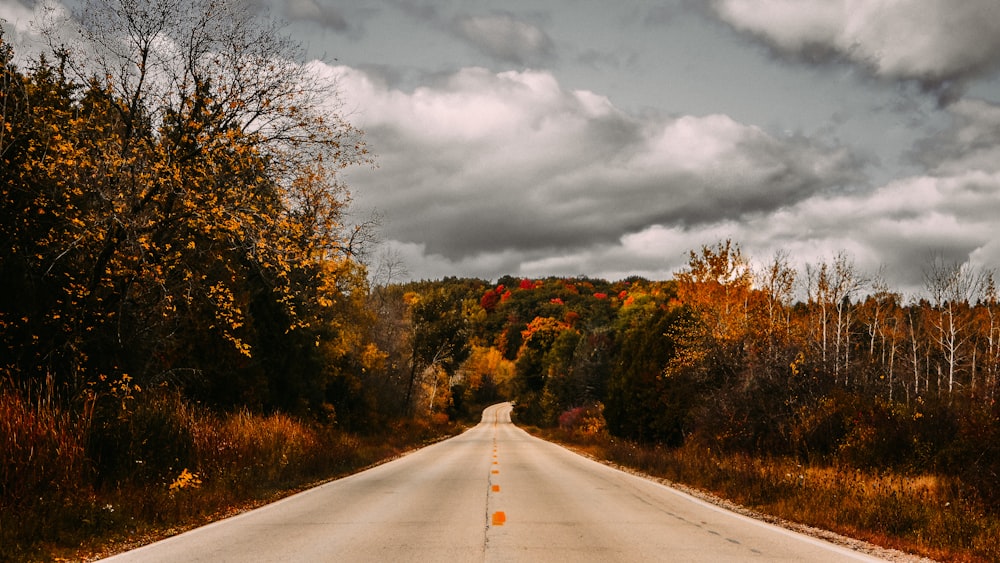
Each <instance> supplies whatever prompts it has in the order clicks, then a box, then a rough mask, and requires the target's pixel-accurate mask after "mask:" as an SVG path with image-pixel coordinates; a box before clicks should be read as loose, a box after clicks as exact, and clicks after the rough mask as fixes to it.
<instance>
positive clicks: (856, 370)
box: [413, 241, 1000, 502]
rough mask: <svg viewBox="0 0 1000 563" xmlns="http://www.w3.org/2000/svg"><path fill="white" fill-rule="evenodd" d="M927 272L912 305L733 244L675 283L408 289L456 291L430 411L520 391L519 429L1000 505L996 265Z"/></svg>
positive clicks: (705, 253) (433, 333)
mask: <svg viewBox="0 0 1000 563" xmlns="http://www.w3.org/2000/svg"><path fill="white" fill-rule="evenodd" d="M925 271H926V275H925V294H924V295H920V296H913V297H911V298H909V299H906V298H905V297H904V296H903V295H901V294H900V293H897V292H893V291H892V290H890V289H889V288H888V286H887V284H886V282H885V281H884V279H883V278H882V277H880V276H878V275H874V276H869V275H867V274H865V273H863V272H861V271H860V270H859V269H858V268H857V267H856V266H855V265H854V263H853V260H852V259H851V258H850V257H849V256H848V255H847V254H846V253H839V254H837V255H836V256H835V257H833V259H832V260H829V261H825V262H819V263H816V264H811V265H809V266H807V267H806V268H805V272H804V273H803V272H799V271H797V270H796V269H795V268H793V267H792V266H791V265H790V263H789V260H788V257H787V256H786V255H784V254H781V253H779V254H777V255H776V256H774V257H772V258H771V259H770V260H769V261H767V262H764V263H760V264H756V265H755V264H753V263H752V262H751V260H750V259H749V258H748V257H747V256H745V255H744V254H743V252H742V250H741V249H740V247H739V245H738V244H736V243H733V242H732V241H723V242H719V243H717V244H715V245H710V246H705V247H703V248H702V249H700V250H698V251H691V253H690V256H689V264H688V266H687V267H686V268H683V269H681V270H680V271H678V272H676V274H675V276H674V277H673V279H670V280H666V281H650V280H646V279H642V278H638V277H635V278H630V279H627V280H621V281H617V282H608V281H604V280H597V279H589V278H585V277H580V278H570V279H566V278H546V279H541V280H531V279H519V278H515V277H509V276H508V277H504V278H501V279H500V280H499V281H498V283H497V284H488V283H487V282H485V281H481V282H477V281H475V280H459V279H446V280H442V281H440V282H435V283H430V284H428V283H424V284H420V287H414V288H413V290H414V291H417V292H418V293H420V294H421V295H428V294H434V295H440V294H442V293H449V292H450V293H452V294H455V295H456V296H457V295H461V296H462V299H461V300H459V299H457V298H452V301H451V303H452V305H451V307H452V308H451V314H450V315H451V316H449V315H442V314H440V313H435V314H434V315H431V316H429V317H427V319H426V320H425V322H426V323H430V324H428V325H427V327H428V328H429V329H430V330H428V331H426V332H423V333H422V334H423V336H422V338H427V339H428V340H426V341H425V342H426V344H425V348H424V350H425V352H424V353H421V354H417V355H415V356H414V358H415V359H417V360H418V363H417V364H416V365H415V367H417V368H418V369H422V370H423V372H424V373H425V374H433V376H431V375H425V377H433V379H434V381H435V385H436V387H437V389H438V391H437V397H438V399H437V401H441V400H442V398H441V396H440V393H441V389H442V388H443V387H444V382H445V381H448V382H449V385H448V387H450V388H451V390H452V396H451V397H450V398H448V399H446V402H445V403H440V405H441V406H439V407H437V408H445V407H447V408H451V409H460V408H470V407H469V406H470V405H476V407H475V408H478V406H479V405H481V404H484V403H485V402H488V401H490V400H493V399H496V398H505V399H511V400H513V401H515V403H516V408H515V415H516V416H517V418H518V420H520V421H522V422H526V423H531V424H537V425H543V426H546V425H549V426H551V425H557V424H558V425H564V426H566V425H570V426H572V425H579V424H587V425H589V426H590V431H594V432H608V433H610V435H612V436H615V437H618V438H625V439H630V440H636V441H640V442H645V443H649V444H660V445H663V446H667V447H675V446H681V445H684V444H689V443H699V444H704V445H705V446H706V447H709V448H717V449H719V450H721V451H727V452H736V453H745V454H748V455H753V456H791V457H793V458H797V459H799V460H801V461H802V462H804V463H813V464H837V465H846V466H850V467H858V468H862V469H871V470H884V469H894V470H900V471H905V472H940V473H942V474H947V475H949V476H955V477H958V478H960V479H962V480H963V482H965V483H967V484H968V485H969V486H970V487H973V488H974V489H975V491H976V493H975V494H977V495H981V497H982V499H983V500H985V501H987V502H995V501H996V500H998V498H997V497H996V494H997V492H996V490H995V486H994V484H995V483H996V479H997V477H998V475H1000V445H998V444H1000V442H998V441H997V438H998V437H1000V407H998V406H997V400H996V399H997V392H998V377H997V375H998V369H1000V348H998V342H1000V326H998V324H997V313H998V312H1000V309H998V305H1000V303H998V299H997V294H996V289H995V283H994V280H993V275H992V272H990V271H988V270H976V269H974V268H971V267H970V266H969V265H968V264H950V265H949V264H946V263H944V262H942V261H940V260H934V261H931V262H930V263H929V264H928V265H927V267H926V270H925ZM420 288H423V290H422V291H420ZM460 313H461V314H462V315H464V322H456V321H455V318H456V317H457V316H458V315H459V314H460ZM437 319H442V321H441V322H442V323H445V324H442V325H436V323H437ZM445 319H450V320H445ZM446 327H447V328H446ZM432 351H433V353H432ZM441 351H446V352H447V353H444V354H442V353H441ZM456 359H458V360H461V361H460V362H456V361H455V360H456ZM447 401H450V402H447ZM428 406H431V407H433V405H432V404H431V403H429V404H428Z"/></svg>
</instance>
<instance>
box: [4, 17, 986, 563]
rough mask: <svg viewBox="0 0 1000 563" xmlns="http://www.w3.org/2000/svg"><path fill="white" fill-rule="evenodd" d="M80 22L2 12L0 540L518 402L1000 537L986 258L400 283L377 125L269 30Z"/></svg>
mask: <svg viewBox="0 0 1000 563" xmlns="http://www.w3.org/2000/svg"><path fill="white" fill-rule="evenodd" d="M81 15H82V18H81V20H82V22H83V26H82V27H81V28H80V29H79V35H78V36H77V39H75V40H74V41H71V42H69V43H58V42H54V43H53V45H57V46H54V47H53V49H52V51H51V52H50V53H48V54H46V55H45V56H40V57H38V58H37V59H35V60H33V61H30V62H26V63H21V64H20V65H19V64H17V63H16V62H15V56H14V55H15V54H14V52H13V50H12V49H11V47H10V46H9V45H8V44H6V43H4V42H3V36H2V34H0V159H2V166H0V239H2V243H0V287H3V288H4V291H3V292H0V452H2V456H3V457H2V460H0V559H2V560H8V559H9V560H22V559H23V560H36V559H38V560H50V559H53V558H56V557H68V558H74V557H76V556H80V554H81V553H85V552H88V551H90V550H93V551H100V550H101V549H102V547H101V546H106V545H109V544H110V545H118V546H124V545H131V543H130V542H132V541H134V540H135V539H136V538H141V537H145V538H153V537H157V536H158V535H160V534H162V533H166V532H168V531H170V530H172V529H180V528H183V527H186V526H189V525H192V524H194V523H198V522H203V521H205V520H206V519H209V518H213V517H217V516H219V515H222V514H226V513H228V512H229V511H231V510H235V509H238V508H239V507H243V506H247V505H248V504H250V505H252V504H253V503H256V502H261V501H263V500H267V499H271V498H275V496H276V495H280V494H285V492H288V491H291V490H296V489H297V488H299V487H302V486H305V485H306V484H308V483H314V482H319V481H322V480H325V479H329V478H331V477H333V476H336V475H340V474H343V473H345V472H349V471H352V470H354V469H357V468H359V467H363V466H365V465H368V464H370V463H374V462H376V461H378V460H381V459H385V458H386V457H387V456H392V455H395V454H397V453H398V452H399V451H402V450H404V449H406V448H409V447H412V446H414V445H418V444H420V443H424V442H426V441H428V440H433V439H436V438H437V437H439V436H443V435H447V434H449V433H452V432H454V431H456V428H457V426H456V424H457V423H458V422H456V421H462V420H477V419H478V415H479V413H480V411H481V409H482V408H483V407H484V406H486V405H489V404H491V403H494V402H497V401H501V400H512V401H515V403H516V410H515V416H516V418H517V420H518V422H521V423H524V424H529V425H535V426H538V427H540V428H543V429H553V431H554V432H561V433H562V434H561V435H562V437H563V439H567V440H569V439H572V440H577V441H580V440H582V441H583V442H585V443H587V444H589V447H591V448H593V451H594V452H595V455H598V456H599V457H605V458H607V459H610V460H612V461H615V462H617V463H621V464H623V465H627V466H630V467H635V468H637V469H639V470H642V471H645V472H649V473H651V474H654V475H661V476H664V477H665V478H667V479H670V480H674V481H677V482H681V483H687V484H689V485H692V486H696V487H700V488H704V489H705V490H708V491H711V492H714V493H718V494H720V495H722V496H725V497H727V498H730V499H732V500H733V501H734V502H738V503H740V504H744V505H746V506H749V507H753V508H757V509H759V510H761V511H764V512H768V513H772V514H775V515H778V516H781V517H783V518H787V519H790V520H794V521H797V522H802V523H806V524H810V525H815V526H819V527H824V528H829V529H832V530H836V531H839V532H842V533H845V534H847V535H852V536H855V537H859V538H862V539H867V540H870V541H874V542H876V543H880V544H883V545H888V546H891V547H900V548H902V549H906V550H911V551H915V552H918V553H925V554H928V555H930V556H932V557H937V558H941V559H946V560H955V561H972V560H986V561H990V560H992V561H996V560H1000V554H998V551H997V549H998V548H997V545H998V543H1000V542H997V541H996V538H997V537H1000V534H998V531H1000V530H998V523H997V522H998V518H1000V508H998V507H1000V487H997V484H998V482H1000V405H998V403H997V398H998V397H997V395H998V392H1000V297H998V291H997V288H996V284H995V280H994V276H993V272H992V271H991V270H988V269H976V268H972V267H970V266H969V265H968V264H947V263H942V262H941V261H938V260H931V261H929V263H928V264H926V266H925V271H926V284H925V288H924V291H923V292H922V293H921V294H920V295H909V296H904V295H902V294H900V293H899V292H897V291H894V290H893V288H891V287H889V286H888V285H887V283H886V282H885V281H884V279H883V278H882V276H880V275H878V274H874V275H873V274H871V273H866V272H861V271H859V270H858V269H857V268H856V267H855V266H854V263H853V261H852V260H851V258H850V256H848V255H846V254H845V253H841V254H838V255H836V256H833V257H820V258H818V261H816V262H813V263H810V264H809V266H808V267H806V269H805V271H797V270H795V269H794V268H793V267H791V266H790V260H789V257H788V256H786V255H782V254H777V255H775V256H773V257H770V258H766V259H764V260H763V261H760V262H754V261H752V260H751V259H750V258H749V257H747V256H744V255H743V254H742V252H741V250H740V247H739V245H738V244H736V243H733V242H732V241H720V242H718V243H716V244H713V245H709V246H705V247H703V248H701V249H698V250H694V251H691V253H690V260H689V264H688V266H687V267H686V268H683V269H682V270H680V271H678V272H676V273H675V275H674V277H673V279H670V280H664V281H651V280H647V279H643V278H641V277H631V278H627V279H624V280H617V281H607V280H600V279H590V278H585V277H577V278H556V277H550V278H544V279H533V278H524V277H516V276H504V277H501V278H500V279H498V280H495V281H494V280H478V279H459V278H445V279H442V280H436V281H419V282H408V283H401V282H400V281H399V280H398V279H396V275H398V274H399V267H398V266H399V265H398V264H394V263H392V261H391V260H387V261H383V262H382V263H380V264H379V265H377V266H376V265H372V264H370V263H369V261H370V259H371V254H372V251H373V244H372V243H373V242H374V241H375V240H376V239H377V233H376V232H375V227H376V226H377V225H376V223H377V220H376V219H374V218H373V219H366V220H361V221H352V220H351V214H350V213H349V212H348V210H349V203H350V194H349V192H348V189H347V186H345V185H343V184H342V183H341V181H340V173H341V171H342V170H343V169H344V168H345V167H349V166H368V165H370V164H371V157H370V156H369V154H368V151H367V148H366V146H365V144H364V140H363V136H362V133H361V132H360V131H357V130H356V129H354V128H353V127H351V126H350V125H349V124H348V123H347V122H346V121H344V120H343V119H342V117H341V116H340V115H339V114H338V113H337V111H338V106H337V104H336V93H335V91H332V90H331V89H330V88H329V85H328V84H324V83H322V81H317V78H316V77H315V75H314V74H312V73H311V72H310V71H309V69H308V68H306V67H304V66H302V65H300V64H298V62H300V60H299V59H300V58H301V56H300V52H299V51H298V49H297V47H296V45H295V44H294V43H293V42H291V41H289V40H288V39H287V38H285V37H283V36H282V35H281V32H280V29H279V28H277V27H275V26H273V25H271V24H269V23H267V22H257V21H255V20H251V19H250V18H249V16H248V15H247V14H246V10H245V9H244V8H243V6H241V5H239V3H236V2H230V1H229V0H152V1H145V0H124V1H121V2H119V1H118V0H92V1H91V2H89V3H87V6H86V8H85V9H84V11H83V12H82V14H81ZM63 39H64V38H60V40H63ZM677 251H678V249H664V252H665V253H667V252H669V253H675V252H677ZM73 554H77V555H73Z"/></svg>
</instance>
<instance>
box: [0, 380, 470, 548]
mask: <svg viewBox="0 0 1000 563" xmlns="http://www.w3.org/2000/svg"><path fill="white" fill-rule="evenodd" d="M95 403H97V404H96V405H95ZM99 403H100V401H99V400H96V399H94V398H91V400H89V401H85V404H84V405H83V406H82V407H79V406H78V408H71V407H70V406H67V402H66V401H60V400H57V398H56V397H55V394H54V393H51V390H49V392H45V393H25V392H22V391H21V390H16V389H13V388H11V386H10V385H9V384H4V383H3V382H0V451H2V452H3V453H2V460H0V461H2V463H0V561H19V560H52V559H54V558H57V557H65V558H71V559H81V558H87V554H88V553H92V554H94V555H106V554H108V553H109V552H111V551H114V550H116V549H120V548H124V547H131V546H134V545H135V544H136V538H144V539H146V540H152V539H156V538H157V537H161V536H163V535H166V534H169V533H172V532H176V531H179V530H182V529H185V528H187V527H190V526H193V525H196V524H200V523H204V522H205V521H207V520H210V519H213V518H215V517H218V516H220V515H225V514H228V513H231V512H232V511H233V510H239V509H242V508H245V507H248V506H254V505H256V504H259V503H260V502H263V501H267V500H273V499H275V498H278V497H279V496H282V495H284V494H287V493H289V492H292V491H295V490H299V489H301V488H303V487H305V486H307V485H309V484H313V483H317V482H319V481H322V480H326V479H329V478H332V477H336V476H338V475H342V474H345V473H348V472H350V471H354V470H356V469H358V468H361V467H364V466H367V465H371V464H373V463H376V462H379V461H381V460H384V459H387V458H389V457H392V456H395V455H398V454H399V453H401V452H402V451H404V450H406V449H409V448H410V447H413V446H414V445H418V444H421V443H425V442H427V441H430V440H433V439H436V438H438V437H440V436H441V435H444V434H447V433H451V432H454V431H455V427H453V426H448V425H437V426H435V425H433V424H431V423H421V422H418V421H406V422H400V423H398V424H396V425H395V426H393V427H392V428H390V429H387V430H386V431H385V432H374V433H372V434H370V435H365V436H359V435H354V434H351V433H347V432H344V431H342V430H340V429H337V428H336V427H333V426H329V425H320V424H316V423H309V422H305V421H302V420H299V419H297V418H295V417H292V416H289V415H286V414H281V413H276V414H271V415H260V414H254V413H250V412H248V411H239V412H235V413H231V414H219V413H214V412H211V411H209V410H207V409H205V408H201V407H197V406H194V405H191V404H190V403H188V402H186V401H184V400H183V399H181V397H180V396H178V395H177V394H176V393H171V392H167V391H162V390H161V391H153V392H144V393H142V394H141V395H139V396H137V397H136V398H135V399H134V400H133V401H132V402H130V403H129V404H127V405H122V403H121V402H120V401H118V402H116V403H115V402H112V404H111V405H110V408H108V407H109V405H104V408H102V406H101V405H100V404H99ZM123 406H124V407H125V408H124V409H123V408H122V407H123ZM95 407H96V408H95ZM109 546H112V547H109Z"/></svg>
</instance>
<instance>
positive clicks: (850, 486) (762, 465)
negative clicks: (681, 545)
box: [543, 431, 1000, 562]
mask: <svg viewBox="0 0 1000 563" xmlns="http://www.w3.org/2000/svg"><path fill="white" fill-rule="evenodd" d="M543 434H545V435H547V437H549V438H553V439H556V440H560V441H564V442H568V443H569V445H573V446H574V447H576V446H575V443H574V440H572V438H571V436H570V435H569V434H567V433H564V432H559V431H545V432H543ZM581 445H582V447H583V449H584V450H585V451H586V452H587V453H588V454H589V455H591V456H594V457H597V458H601V459H606V460H608V461H611V462H614V463H617V464H620V465H622V466H625V467H629V468H632V469H635V470H638V471H641V472H643V473H646V474H648V475H652V476H655V477H660V478H664V479H667V480H669V481H672V482H676V483H682V484H684V485H688V486H691V487H694V488H697V489H700V490H703V491H706V492H709V493H712V494H713V495H716V496H719V497H721V498H724V499H727V500H729V501H731V502H734V503H736V504H738V505H741V506H744V507H747V508H749V509H752V510H755V511H758V512H761V513H764V514H768V515H771V516H774V517H777V518H780V519H784V520H788V521H791V522H797V523H800V524H805V525H807V526H812V527H815V528H820V529H826V530H831V531H833V532H837V533H839V534H842V535H845V536H849V537H854V538H857V539H860V540H864V541H868V542H871V543H874V544H876V545H880V546H883V547H887V548H892V549H898V550H901V551H905V552H909V553H913V554H916V555H921V556H925V557H930V558H932V559H936V560H940V561H956V562H979V561H1000V514H998V512H997V510H996V507H992V510H991V509H990V508H991V507H987V506H985V505H984V503H982V502H980V501H979V500H978V499H977V498H976V497H975V496H974V495H972V494H971V493H970V489H969V488H968V487H964V486H963V484H962V483H961V482H959V481H958V480H957V479H954V478H950V477H947V476H942V475H930V474H918V475H907V474H903V473H892V472H882V473H870V472H864V471H861V470H857V469H853V468H848V467H829V466H803V465H802V464H800V463H798V462H796V461H795V460H791V459H781V458H772V459H760V458H753V457H749V456H746V455H738V454H724V453H720V452H715V451H711V450H709V449H707V448H703V447H698V446H694V445H688V446H684V447H682V448H678V449H667V448H662V447H644V446H639V445H636V444H634V443H629V442H623V441H620V440H616V439H610V440H604V441H603V443H600V444H598V443H595V440H594V439H593V438H590V439H587V440H585V441H584V443H583V444H581Z"/></svg>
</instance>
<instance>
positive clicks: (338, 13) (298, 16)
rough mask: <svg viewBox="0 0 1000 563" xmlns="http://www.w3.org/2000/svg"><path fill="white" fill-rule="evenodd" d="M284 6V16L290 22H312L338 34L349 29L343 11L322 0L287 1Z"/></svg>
mask: <svg viewBox="0 0 1000 563" xmlns="http://www.w3.org/2000/svg"><path fill="white" fill-rule="evenodd" d="M284 6H285V9H284V15H285V17H286V18H288V19H289V20H290V21H304V22H312V23H315V24H317V25H319V26H320V27H322V28H324V29H329V30H332V31H338V32H344V31H347V30H348V29H349V28H350V26H349V25H348V21H347V17H346V16H345V15H344V13H343V11H342V10H341V9H340V8H338V7H336V6H332V5H330V4H327V3H326V2H324V1H323V0H287V1H286V2H285V4H284Z"/></svg>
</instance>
